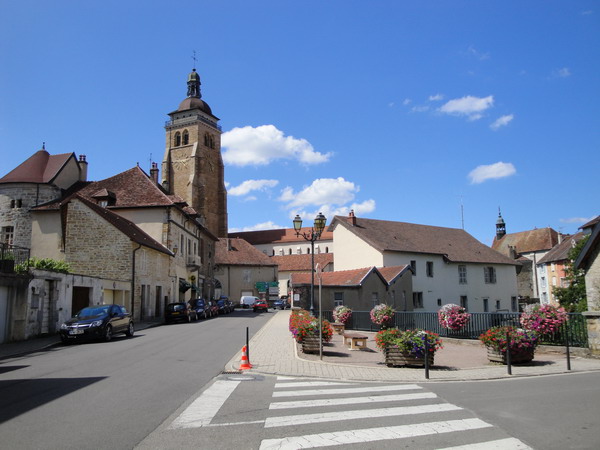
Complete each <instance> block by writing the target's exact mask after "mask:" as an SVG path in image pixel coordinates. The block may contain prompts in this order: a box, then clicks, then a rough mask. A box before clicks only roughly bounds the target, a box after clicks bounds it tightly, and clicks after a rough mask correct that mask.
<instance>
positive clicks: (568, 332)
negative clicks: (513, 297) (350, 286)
mask: <svg viewBox="0 0 600 450" xmlns="http://www.w3.org/2000/svg"><path fill="white" fill-rule="evenodd" d="M520 316H521V314H520V313H510V312H507V313H505V312H497V313H471V320H470V321H469V324H468V325H467V326H466V327H464V328H463V329H462V330H460V331H453V330H448V329H446V328H443V327H442V326H441V325H440V324H439V322H438V314H437V312H398V311H397V312H396V313H395V315H394V324H393V326H394V327H397V328H398V329H401V330H409V329H415V328H420V329H424V330H429V331H433V332H434V333H438V334H439V335H440V336H441V337H449V338H458V339H477V338H478V337H479V335H480V334H482V333H484V332H485V331H486V330H488V329H489V328H491V327H495V326H504V325H512V326H516V327H520V322H519V318H520ZM323 318H324V319H327V320H329V321H330V322H332V321H333V313H332V311H323ZM346 328H347V329H350V330H360V331H379V329H380V328H379V326H378V325H375V324H374V323H373V322H371V316H370V315H369V311H353V312H352V317H351V319H350V321H349V322H348V323H347V324H346ZM567 336H568V339H569V345H570V346H572V347H587V346H588V338H587V326H586V322H585V317H584V316H583V315H582V314H580V313H569V319H568V321H567V322H566V324H565V325H563V327H562V328H561V329H560V330H559V331H558V332H556V333H553V334H548V335H544V336H542V337H541V344H544V345H565V343H566V339H567Z"/></svg>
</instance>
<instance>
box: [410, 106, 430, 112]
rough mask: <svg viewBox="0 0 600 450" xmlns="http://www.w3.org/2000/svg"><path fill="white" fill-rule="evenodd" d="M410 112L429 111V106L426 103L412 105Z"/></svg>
mask: <svg viewBox="0 0 600 450" xmlns="http://www.w3.org/2000/svg"><path fill="white" fill-rule="evenodd" d="M411 111H412V112H427V111H429V106H427V105H423V106H413V107H412V108H411Z"/></svg>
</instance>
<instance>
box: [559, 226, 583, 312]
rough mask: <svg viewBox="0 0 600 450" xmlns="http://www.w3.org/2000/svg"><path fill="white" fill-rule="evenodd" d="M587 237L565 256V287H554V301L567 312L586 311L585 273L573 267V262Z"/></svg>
mask: <svg viewBox="0 0 600 450" xmlns="http://www.w3.org/2000/svg"><path fill="white" fill-rule="evenodd" d="M588 238H589V236H587V237H585V238H583V239H581V240H580V241H579V242H578V243H577V244H576V245H575V246H574V247H573V248H572V249H571V250H570V251H569V254H568V256H567V258H568V260H569V261H568V263H567V264H566V265H565V275H566V277H565V279H566V282H567V284H568V285H567V287H555V288H554V295H555V296H556V299H557V300H558V302H559V303H560V305H561V306H563V307H564V308H565V309H566V310H567V311H571V312H583V311H587V297H586V293H585V277H584V275H585V273H584V271H583V270H578V269H576V268H575V267H574V265H573V264H574V263H575V260H576V259H577V257H578V256H579V253H581V249H583V246H584V245H585V243H586V242H587V240H588Z"/></svg>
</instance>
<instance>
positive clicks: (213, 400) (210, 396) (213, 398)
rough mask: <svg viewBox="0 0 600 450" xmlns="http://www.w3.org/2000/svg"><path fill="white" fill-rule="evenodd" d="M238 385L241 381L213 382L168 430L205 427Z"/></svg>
mask: <svg viewBox="0 0 600 450" xmlns="http://www.w3.org/2000/svg"><path fill="white" fill-rule="evenodd" d="M240 383H241V381H227V380H217V381H215V382H214V383H213V385H212V386H211V387H209V388H208V389H206V390H205V391H204V392H203V393H202V394H201V395H200V397H198V398H197V399H196V400H194V401H193V402H192V404H191V405H190V406H188V407H187V408H186V409H185V410H184V411H183V412H182V413H181V414H180V415H179V417H177V419H175V420H174V421H173V423H172V424H171V426H170V427H169V428H171V429H175V428H199V427H205V426H207V425H208V424H210V421H211V420H212V419H213V417H215V415H216V414H217V413H218V412H219V409H221V406H223V404H224V403H225V401H226V400H227V399H228V398H229V396H230V395H231V393H232V392H233V391H234V390H235V388H236V387H237V386H238V385H239V384H240Z"/></svg>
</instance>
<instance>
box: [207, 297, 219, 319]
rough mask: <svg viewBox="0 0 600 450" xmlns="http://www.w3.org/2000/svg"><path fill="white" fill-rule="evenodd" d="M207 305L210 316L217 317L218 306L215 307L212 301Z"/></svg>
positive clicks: (215, 303)
mask: <svg viewBox="0 0 600 450" xmlns="http://www.w3.org/2000/svg"><path fill="white" fill-rule="evenodd" d="M208 305H209V307H210V314H211V316H212V317H216V316H218V315H219V305H217V302H215V301H214V300H211V301H209V302H208Z"/></svg>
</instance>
